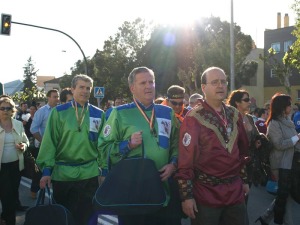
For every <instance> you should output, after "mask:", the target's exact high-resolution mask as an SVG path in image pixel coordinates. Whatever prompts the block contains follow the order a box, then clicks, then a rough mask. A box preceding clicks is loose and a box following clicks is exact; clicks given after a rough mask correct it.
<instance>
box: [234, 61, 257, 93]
mask: <svg viewBox="0 0 300 225" xmlns="http://www.w3.org/2000/svg"><path fill="white" fill-rule="evenodd" d="M257 68H258V63H257V62H256V61H246V62H244V63H243V64H242V66H241V67H240V68H239V70H238V71H237V77H238V78H239V80H238V81H237V82H239V85H238V86H239V87H240V86H242V84H245V85H250V79H251V78H252V77H253V76H254V75H255V74H256V72H257Z"/></svg>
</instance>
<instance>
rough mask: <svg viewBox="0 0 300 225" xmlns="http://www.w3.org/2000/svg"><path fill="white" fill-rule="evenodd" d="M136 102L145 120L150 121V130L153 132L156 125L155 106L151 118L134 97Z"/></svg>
mask: <svg viewBox="0 0 300 225" xmlns="http://www.w3.org/2000/svg"><path fill="white" fill-rule="evenodd" d="M133 101H134V103H135V104H136V107H137V108H138V109H139V111H140V113H141V114H142V115H143V117H144V118H145V120H146V121H147V122H148V123H149V127H150V131H151V132H153V127H154V107H153V108H152V113H151V118H150V119H149V118H148V116H147V115H146V113H145V112H144V110H142V108H141V107H140V106H139V104H138V103H137V101H136V100H135V98H133Z"/></svg>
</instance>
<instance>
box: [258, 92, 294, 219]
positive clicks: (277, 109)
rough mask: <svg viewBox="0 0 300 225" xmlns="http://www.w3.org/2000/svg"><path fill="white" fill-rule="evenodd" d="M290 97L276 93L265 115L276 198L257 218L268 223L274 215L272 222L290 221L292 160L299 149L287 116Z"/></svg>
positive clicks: (289, 109)
mask: <svg viewBox="0 0 300 225" xmlns="http://www.w3.org/2000/svg"><path fill="white" fill-rule="evenodd" d="M291 109H292V107H291V97H290V96H289V95H285V94H280V93H276V94H275V95H274V96H273V97H272V99H271V107H270V114H269V116H268V119H267V122H266V123H267V136H268V137H269V140H270V142H271V143H272V144H273V151H271V155H270V163H271V170H272V174H273V176H274V177H275V179H276V180H277V181H278V190H277V195H276V198H275V201H273V202H272V204H271V205H270V207H269V209H268V210H266V212H264V214H263V215H262V216H260V217H259V218H258V219H257V221H260V222H261V224H263V225H265V224H269V222H270V221H271V220H272V218H274V223H275V224H288V225H293V224H294V223H293V219H292V214H291V213H292V211H293V209H292V198H291V196H290V194H289V193H290V189H291V180H292V170H291V169H292V162H293V156H294V151H300V142H299V139H300V134H297V132H296V130H295V126H294V124H293V122H292V121H291V119H290V117H289V116H290V113H291Z"/></svg>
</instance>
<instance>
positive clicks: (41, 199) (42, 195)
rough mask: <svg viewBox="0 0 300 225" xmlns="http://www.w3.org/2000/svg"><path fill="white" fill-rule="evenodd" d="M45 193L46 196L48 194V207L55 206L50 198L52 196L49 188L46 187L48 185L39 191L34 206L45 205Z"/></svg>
mask: <svg viewBox="0 0 300 225" xmlns="http://www.w3.org/2000/svg"><path fill="white" fill-rule="evenodd" d="M46 191H47V194H48V204H49V205H52V204H55V201H54V199H53V197H52V194H51V192H50V188H49V187H48V184H47V185H46V188H44V189H40V191H39V194H38V198H37V201H36V204H35V206H39V205H45V197H46Z"/></svg>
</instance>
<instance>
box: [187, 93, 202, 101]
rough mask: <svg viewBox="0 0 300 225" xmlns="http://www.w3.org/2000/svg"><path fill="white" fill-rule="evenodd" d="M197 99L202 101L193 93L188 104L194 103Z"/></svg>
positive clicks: (197, 94) (199, 96)
mask: <svg viewBox="0 0 300 225" xmlns="http://www.w3.org/2000/svg"><path fill="white" fill-rule="evenodd" d="M197 99H203V96H202V95H200V94H199V93H194V94H192V95H191V96H190V98H189V103H195V102H196V101H197Z"/></svg>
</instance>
